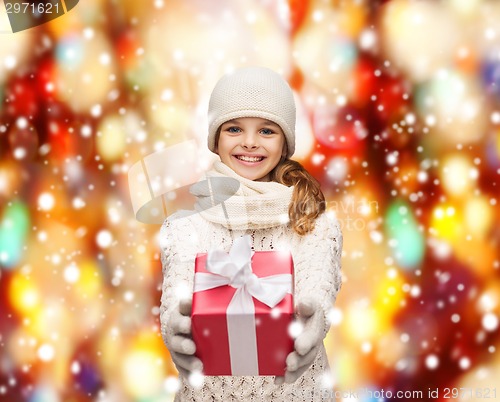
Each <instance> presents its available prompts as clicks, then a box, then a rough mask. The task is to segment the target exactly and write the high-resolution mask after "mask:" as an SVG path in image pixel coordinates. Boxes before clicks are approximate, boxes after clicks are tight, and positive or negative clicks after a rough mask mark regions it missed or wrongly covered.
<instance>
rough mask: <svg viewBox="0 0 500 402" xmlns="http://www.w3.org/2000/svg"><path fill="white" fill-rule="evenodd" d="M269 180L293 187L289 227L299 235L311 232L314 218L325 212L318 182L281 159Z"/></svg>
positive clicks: (289, 160) (300, 169)
mask: <svg viewBox="0 0 500 402" xmlns="http://www.w3.org/2000/svg"><path fill="white" fill-rule="evenodd" d="M270 179H271V181H275V182H278V183H281V184H284V185H285V186H295V187H294V189H293V194H292V201H291V202H290V207H289V208H288V217H289V219H290V225H291V226H292V229H293V230H294V231H295V232H296V233H298V234H299V235H305V234H307V233H309V232H310V231H312V230H313V229H314V223H315V221H316V218H317V217H318V216H320V215H321V214H322V213H323V212H324V211H325V196H324V195H323V192H322V191H321V188H320V184H319V182H318V180H316V179H315V178H314V177H313V176H311V174H310V173H309V172H308V171H307V170H306V169H305V168H304V167H303V166H302V165H301V164H300V163H299V162H297V161H294V160H291V159H282V160H281V161H280V163H278V165H276V167H275V168H274V169H273V170H272V171H271V173H270Z"/></svg>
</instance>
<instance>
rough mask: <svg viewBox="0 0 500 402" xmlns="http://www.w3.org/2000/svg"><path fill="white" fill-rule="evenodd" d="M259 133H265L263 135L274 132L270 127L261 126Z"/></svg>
mask: <svg viewBox="0 0 500 402" xmlns="http://www.w3.org/2000/svg"><path fill="white" fill-rule="evenodd" d="M260 132H261V134H265V135H270V134H274V131H273V130H271V129H270V128H263V129H261V130H260Z"/></svg>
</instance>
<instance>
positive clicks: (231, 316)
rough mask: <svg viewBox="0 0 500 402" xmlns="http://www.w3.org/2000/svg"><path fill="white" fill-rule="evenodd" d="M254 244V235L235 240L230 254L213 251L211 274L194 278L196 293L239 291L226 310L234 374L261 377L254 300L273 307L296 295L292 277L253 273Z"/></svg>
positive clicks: (209, 265) (210, 266)
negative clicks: (232, 289)
mask: <svg viewBox="0 0 500 402" xmlns="http://www.w3.org/2000/svg"><path fill="white" fill-rule="evenodd" d="M251 244H252V242H251V239H250V236H249V235H246V236H243V237H240V238H238V239H236V240H235V241H234V244H233V246H232V247H231V250H230V251H229V254H227V253H225V252H224V251H222V250H213V251H209V252H208V254H207V263H206V270H207V271H209V272H208V273H204V272H198V273H196V274H195V277H194V292H201V291H203V290H208V289H214V288H217V287H220V286H226V285H229V286H232V287H233V288H235V289H236V292H235V293H234V295H233V298H232V299H231V302H230V303H229V305H228V307H227V310H226V314H227V332H228V339H229V353H230V359H231V372H232V374H233V375H258V374H259V365H258V357H257V336H256V331H255V306H254V303H253V300H252V297H255V298H256V299H257V300H259V301H261V302H262V303H264V304H265V305H267V306H268V307H270V308H273V307H275V306H276V305H277V304H278V303H279V302H280V301H281V300H283V298H284V297H285V296H286V294H287V293H292V275H291V274H280V275H271V276H267V277H263V278H259V277H258V276H257V275H255V274H254V273H253V272H252V264H251V260H252V256H253V251H252V247H251Z"/></svg>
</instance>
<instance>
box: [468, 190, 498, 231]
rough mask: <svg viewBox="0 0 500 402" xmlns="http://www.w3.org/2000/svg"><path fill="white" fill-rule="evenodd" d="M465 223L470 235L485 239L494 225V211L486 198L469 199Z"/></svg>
mask: <svg viewBox="0 0 500 402" xmlns="http://www.w3.org/2000/svg"><path fill="white" fill-rule="evenodd" d="M464 221H465V224H466V226H467V228H468V229H469V231H470V233H471V234H472V235H475V236H479V237H480V238H483V237H484V236H485V235H486V234H487V233H488V231H489V229H490V227H491V224H492V223H493V210H492V208H491V206H490V203H489V201H488V199H487V198H486V197H484V196H480V197H474V198H469V199H468V200H467V201H466V203H465V207H464Z"/></svg>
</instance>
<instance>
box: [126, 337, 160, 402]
mask: <svg viewBox="0 0 500 402" xmlns="http://www.w3.org/2000/svg"><path fill="white" fill-rule="evenodd" d="M163 350H164V345H163V342H162V341H161V339H160V338H159V337H158V336H157V334H153V333H149V332H143V333H140V334H139V335H138V336H137V338H136V339H135V340H134V341H133V343H132V344H131V345H130V348H129V349H128V350H127V352H126V353H125V355H124V357H123V361H122V363H121V367H122V369H121V372H122V379H123V383H124V387H125V389H126V390H127V391H128V392H129V394H130V395H131V396H133V397H135V398H137V399H141V400H142V399H144V398H147V397H151V396H154V395H156V394H158V393H159V391H160V390H161V389H162V388H163V381H164V378H165V366H164V362H163V360H162V358H161V356H162V352H160V351H163Z"/></svg>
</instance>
